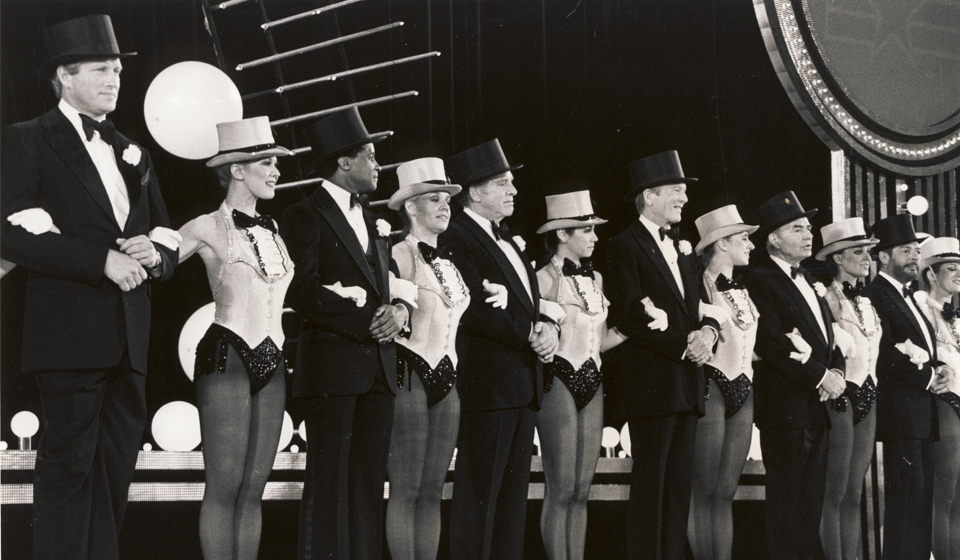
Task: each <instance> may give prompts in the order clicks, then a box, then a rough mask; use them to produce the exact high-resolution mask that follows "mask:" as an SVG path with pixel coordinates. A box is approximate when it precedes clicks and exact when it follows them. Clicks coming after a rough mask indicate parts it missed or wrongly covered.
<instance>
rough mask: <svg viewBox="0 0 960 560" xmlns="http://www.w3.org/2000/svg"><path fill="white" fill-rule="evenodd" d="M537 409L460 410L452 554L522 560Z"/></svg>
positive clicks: (457, 559) (462, 559) (463, 558)
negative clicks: (535, 410)
mask: <svg viewBox="0 0 960 560" xmlns="http://www.w3.org/2000/svg"><path fill="white" fill-rule="evenodd" d="M535 425H536V413H535V412H534V411H533V410H531V409H530V408H526V407H524V408H508V409H504V410H492V411H482V410H469V409H462V410H461V412H460V435H459V438H458V439H457V464H456V470H455V472H454V483H453V502H452V504H451V506H450V549H451V550H450V557H451V558H452V559H453V560H521V559H522V558H523V535H524V530H525V528H526V523H527V490H528V487H529V485H530V459H531V456H532V452H533V429H534V426H535Z"/></svg>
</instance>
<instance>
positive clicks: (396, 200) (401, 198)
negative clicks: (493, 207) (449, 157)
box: [387, 157, 460, 210]
mask: <svg viewBox="0 0 960 560" xmlns="http://www.w3.org/2000/svg"><path fill="white" fill-rule="evenodd" d="M397 179H399V180H400V188H399V189H398V190H397V192H395V193H393V196H391V197H390V200H389V201H388V202H387V208H389V209H391V210H399V209H400V207H401V206H402V205H403V203H404V202H405V201H406V200H407V199H409V198H413V197H415V196H417V195H420V194H423V193H428V192H437V191H442V192H445V193H449V194H450V196H453V195H455V194H457V193H458V192H460V185H451V184H450V181H449V180H448V179H447V173H446V171H444V169H443V160H442V159H440V158H435V157H425V158H420V159H414V160H410V161H408V162H406V163H401V164H400V166H399V167H397Z"/></svg>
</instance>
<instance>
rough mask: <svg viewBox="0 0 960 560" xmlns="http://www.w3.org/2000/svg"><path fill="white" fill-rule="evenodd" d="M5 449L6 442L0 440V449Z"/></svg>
mask: <svg viewBox="0 0 960 560" xmlns="http://www.w3.org/2000/svg"><path fill="white" fill-rule="evenodd" d="M6 450H7V442H5V441H0V451H6Z"/></svg>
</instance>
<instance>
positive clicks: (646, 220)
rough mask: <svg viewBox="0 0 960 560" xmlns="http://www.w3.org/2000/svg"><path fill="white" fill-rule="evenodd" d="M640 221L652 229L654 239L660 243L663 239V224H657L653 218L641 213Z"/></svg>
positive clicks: (651, 233)
mask: <svg viewBox="0 0 960 560" xmlns="http://www.w3.org/2000/svg"><path fill="white" fill-rule="evenodd" d="M640 223H641V224H643V225H644V227H646V228H647V229H648V230H650V235H652V236H653V240H654V241H656V242H657V243H660V242H661V241H663V240H662V239H660V227H661V226H659V225H657V224H656V223H654V222H653V220H651V219H650V218H648V217H646V216H644V215H643V214H640ZM666 229H670V228H669V227H668V228H666Z"/></svg>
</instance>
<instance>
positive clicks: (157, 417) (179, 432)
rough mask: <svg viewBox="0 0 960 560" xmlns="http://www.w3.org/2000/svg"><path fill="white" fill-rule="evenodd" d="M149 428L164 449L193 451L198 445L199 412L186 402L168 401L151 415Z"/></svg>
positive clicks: (154, 438)
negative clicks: (151, 420)
mask: <svg viewBox="0 0 960 560" xmlns="http://www.w3.org/2000/svg"><path fill="white" fill-rule="evenodd" d="M150 430H151V432H152V433H153V440H154V441H156V442H157V445H159V446H160V448H161V449H163V450H165V451H193V449H195V448H196V447H197V446H198V445H200V414H199V413H198V412H197V407H195V406H193V405H192V404H190V403H188V402H183V401H173V402H168V403H167V404H165V405H163V406H161V407H160V409H159V410H157V413H156V414H154V415H153V422H152V423H151V424H150Z"/></svg>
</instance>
